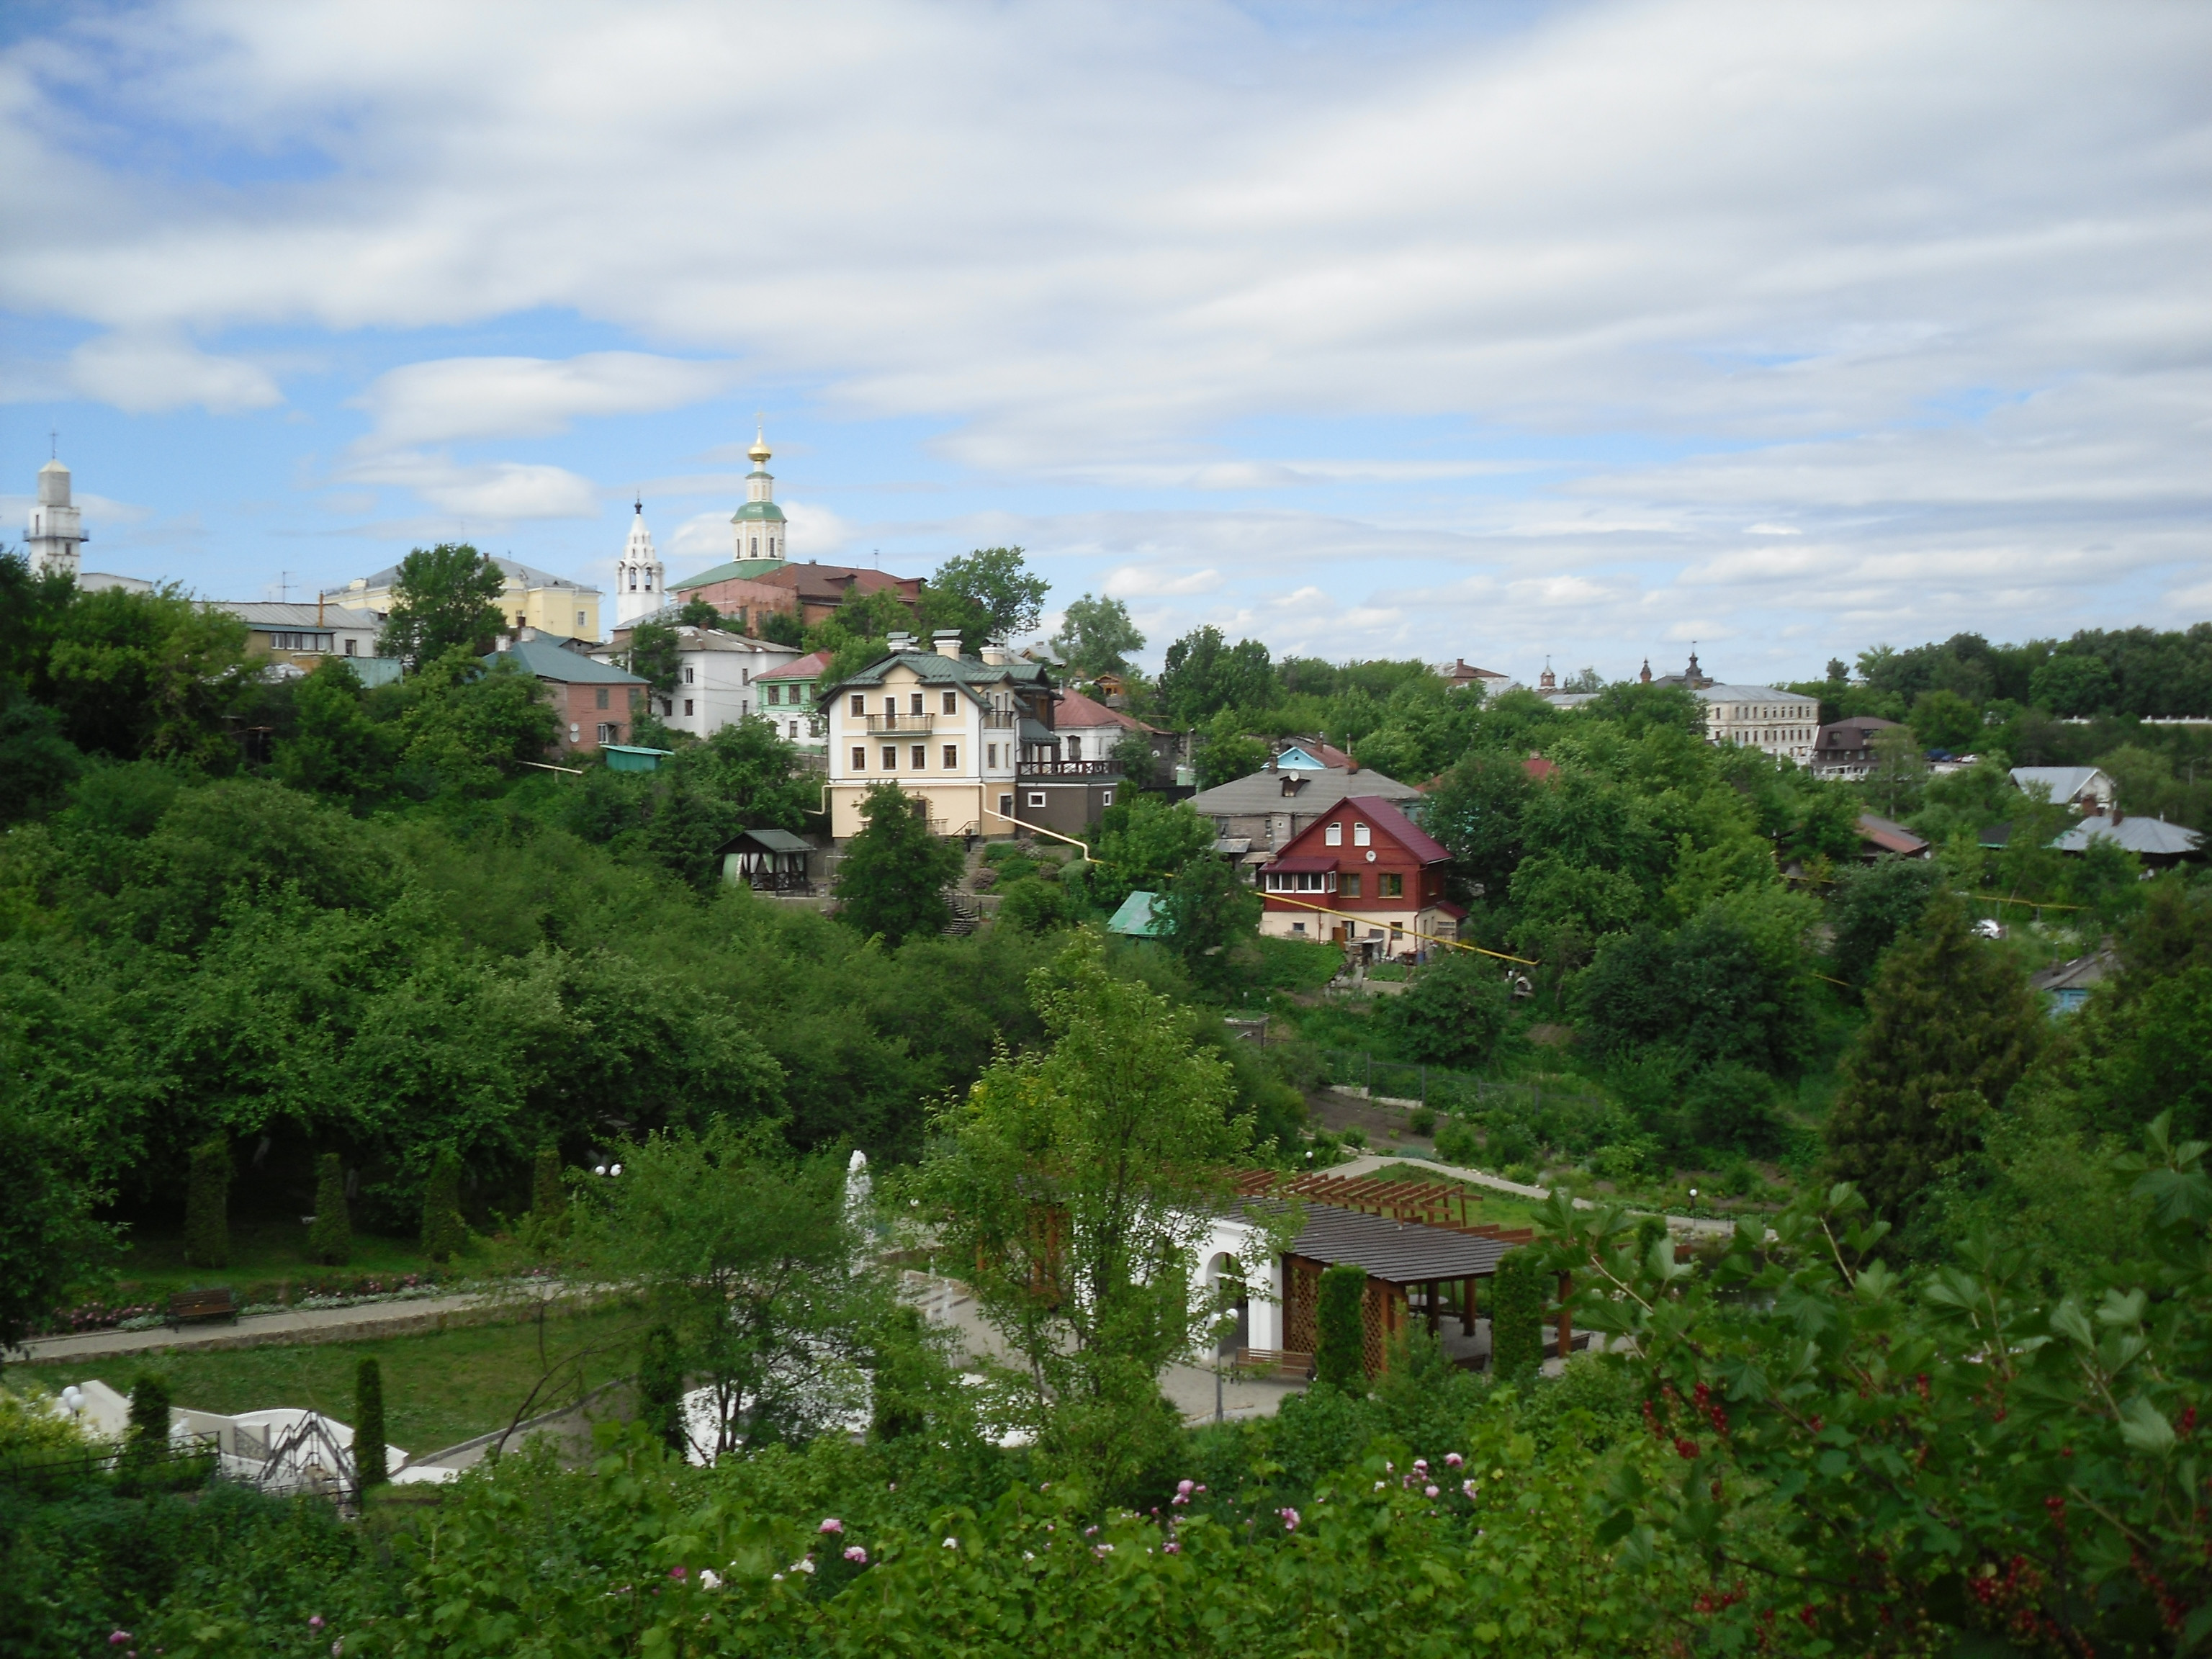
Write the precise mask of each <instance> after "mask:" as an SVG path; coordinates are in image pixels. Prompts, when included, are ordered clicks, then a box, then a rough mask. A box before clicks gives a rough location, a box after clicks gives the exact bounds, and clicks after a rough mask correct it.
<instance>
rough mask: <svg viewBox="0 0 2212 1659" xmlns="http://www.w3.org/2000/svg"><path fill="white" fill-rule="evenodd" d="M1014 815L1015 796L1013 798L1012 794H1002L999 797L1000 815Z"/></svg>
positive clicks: (1006, 816)
mask: <svg viewBox="0 0 2212 1659" xmlns="http://www.w3.org/2000/svg"><path fill="white" fill-rule="evenodd" d="M1013 815H1014V798H1013V797H1012V795H1001V796H1000V797H999V816H1000V817H1002V818H1011V817H1013Z"/></svg>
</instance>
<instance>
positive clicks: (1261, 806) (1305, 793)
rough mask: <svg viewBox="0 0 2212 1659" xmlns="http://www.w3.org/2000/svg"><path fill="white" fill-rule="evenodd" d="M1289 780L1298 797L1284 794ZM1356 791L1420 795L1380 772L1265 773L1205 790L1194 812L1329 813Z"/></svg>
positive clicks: (1198, 796) (1231, 814) (1193, 803)
mask: <svg viewBox="0 0 2212 1659" xmlns="http://www.w3.org/2000/svg"><path fill="white" fill-rule="evenodd" d="M1285 778H1289V779H1291V780H1293V781H1296V782H1297V784H1298V786H1299V787H1298V790H1297V793H1296V794H1291V795H1286V794H1285V793H1283V780H1284V779H1285ZM1355 790H1357V791H1360V792H1362V793H1365V794H1368V795H1371V796H1389V797H1392V798H1395V799H1400V800H1410V799H1413V798H1414V797H1415V796H1416V795H1418V794H1419V793H1420V792H1419V790H1416V789H1414V788H1413V787H1412V786H1411V785H1408V784H1403V783H1401V782H1399V781H1397V780H1396V779H1395V778H1386V777H1384V776H1383V775H1382V774H1381V773H1380V772H1369V771H1358V772H1339V771H1334V770H1331V771H1320V772H1267V771H1261V772H1254V773H1251V774H1249V775H1247V776H1245V777H1241V778H1232V779H1231V780H1230V781H1228V782H1227V783H1218V784H1216V785H1214V787H1212V788H1211V789H1206V790H1201V791H1200V792H1199V793H1197V794H1195V795H1193V796H1192V797H1191V798H1190V805H1191V810H1192V811H1195V812H1200V813H1202V814H1204V815H1206V816H1207V817H1239V816H1245V815H1249V814H1252V813H1255V812H1282V811H1291V812H1297V813H1300V814H1304V813H1307V812H1326V811H1328V809H1329V808H1330V807H1332V806H1334V805H1336V803H1337V802H1339V801H1340V800H1342V799H1345V798H1346V796H1347V795H1350V794H1352V793H1353V792H1354V791H1355Z"/></svg>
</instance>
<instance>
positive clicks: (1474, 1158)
mask: <svg viewBox="0 0 2212 1659" xmlns="http://www.w3.org/2000/svg"><path fill="white" fill-rule="evenodd" d="M1437 1157H1438V1158H1442V1159H1443V1161H1444V1162H1445V1163H1447V1164H1468V1165H1472V1164H1479V1163H1480V1162H1481V1159H1482V1138H1481V1137H1480V1135H1478V1134H1477V1133H1475V1132H1474V1126H1473V1125H1471V1124H1469V1123H1468V1121H1467V1120H1466V1119H1464V1118H1461V1117H1448V1118H1446V1119H1444V1121H1443V1123H1442V1124H1440V1125H1439V1126H1438V1127H1437Z"/></svg>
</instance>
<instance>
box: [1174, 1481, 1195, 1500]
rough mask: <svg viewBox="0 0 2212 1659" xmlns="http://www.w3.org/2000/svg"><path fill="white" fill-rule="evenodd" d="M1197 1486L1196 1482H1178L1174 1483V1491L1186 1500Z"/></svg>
mask: <svg viewBox="0 0 2212 1659" xmlns="http://www.w3.org/2000/svg"><path fill="white" fill-rule="evenodd" d="M1197 1486H1198V1482H1197V1481H1195V1480H1178V1481H1176V1492H1177V1493H1179V1494H1180V1495H1181V1496H1182V1497H1184V1498H1188V1497H1189V1496H1190V1495H1191V1492H1193V1491H1194V1489H1195V1488H1196V1487H1197Z"/></svg>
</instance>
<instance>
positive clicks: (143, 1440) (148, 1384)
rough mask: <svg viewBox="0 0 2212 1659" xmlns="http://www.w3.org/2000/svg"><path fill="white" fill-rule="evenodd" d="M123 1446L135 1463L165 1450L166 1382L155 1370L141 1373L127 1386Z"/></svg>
mask: <svg viewBox="0 0 2212 1659" xmlns="http://www.w3.org/2000/svg"><path fill="white" fill-rule="evenodd" d="M124 1447H125V1452H126V1454H127V1455H133V1456H134V1457H135V1458H136V1459H137V1460H146V1459H150V1458H155V1457H159V1456H161V1455H163V1454H165V1453H166V1452H167V1450H168V1449H169V1379H168V1378H167V1377H166V1376H162V1375H161V1373H160V1372H159V1371H141V1372H139V1374H138V1380H137V1382H135V1383H132V1384H131V1422H130V1426H129V1427H128V1428H127V1429H126V1430H125V1431H124Z"/></svg>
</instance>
